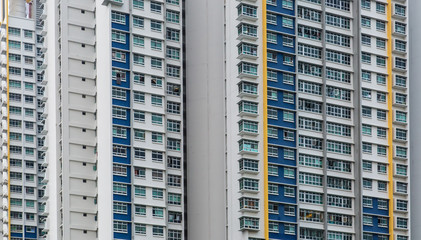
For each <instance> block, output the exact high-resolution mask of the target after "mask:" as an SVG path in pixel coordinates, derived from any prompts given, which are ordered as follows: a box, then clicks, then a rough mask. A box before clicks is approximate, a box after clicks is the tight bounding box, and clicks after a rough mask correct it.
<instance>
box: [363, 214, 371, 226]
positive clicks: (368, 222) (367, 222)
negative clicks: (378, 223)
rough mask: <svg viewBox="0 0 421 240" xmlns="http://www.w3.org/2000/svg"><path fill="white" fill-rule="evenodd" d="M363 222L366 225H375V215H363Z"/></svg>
mask: <svg viewBox="0 0 421 240" xmlns="http://www.w3.org/2000/svg"><path fill="white" fill-rule="evenodd" d="M363 224H364V225H366V226H373V217H372V216H369V215H363Z"/></svg>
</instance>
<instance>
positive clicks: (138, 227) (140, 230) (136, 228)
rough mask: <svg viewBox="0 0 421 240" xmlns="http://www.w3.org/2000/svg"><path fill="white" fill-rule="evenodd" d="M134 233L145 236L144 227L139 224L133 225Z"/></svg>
mask: <svg viewBox="0 0 421 240" xmlns="http://www.w3.org/2000/svg"><path fill="white" fill-rule="evenodd" d="M134 232H135V233H136V234H141V235H146V225H145V224H140V223H135V224H134Z"/></svg>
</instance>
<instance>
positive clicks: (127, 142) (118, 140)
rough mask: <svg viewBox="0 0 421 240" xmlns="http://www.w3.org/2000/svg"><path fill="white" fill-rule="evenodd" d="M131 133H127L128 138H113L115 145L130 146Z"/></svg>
mask: <svg viewBox="0 0 421 240" xmlns="http://www.w3.org/2000/svg"><path fill="white" fill-rule="evenodd" d="M129 131H130V130H129ZM129 131H127V138H117V137H113V143H115V144H122V145H127V146H130V134H129Z"/></svg>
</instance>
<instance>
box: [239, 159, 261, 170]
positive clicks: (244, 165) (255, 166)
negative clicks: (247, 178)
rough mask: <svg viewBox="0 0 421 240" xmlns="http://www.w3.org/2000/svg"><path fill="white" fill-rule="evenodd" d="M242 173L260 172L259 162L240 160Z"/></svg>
mask: <svg viewBox="0 0 421 240" xmlns="http://www.w3.org/2000/svg"><path fill="white" fill-rule="evenodd" d="M239 166H240V171H251V172H257V171H259V161H257V160H252V159H246V158H242V159H240V160H239Z"/></svg>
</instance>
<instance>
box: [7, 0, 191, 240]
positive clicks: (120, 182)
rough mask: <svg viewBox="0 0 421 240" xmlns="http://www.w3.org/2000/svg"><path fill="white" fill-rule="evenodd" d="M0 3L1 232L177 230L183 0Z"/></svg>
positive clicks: (140, 234)
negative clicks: (0, 22) (0, 65)
mask: <svg viewBox="0 0 421 240" xmlns="http://www.w3.org/2000/svg"><path fill="white" fill-rule="evenodd" d="M1 2H2V10H3V14H2V16H3V17H2V24H1V41H2V42H1V54H2V57H1V62H2V71H1V76H2V91H3V92H2V144H3V145H2V158H3V167H2V175H3V177H2V179H3V180H2V183H3V187H2V196H3V201H2V206H3V207H2V212H3V214H2V223H3V226H2V233H3V239H13V240H17V239H45V238H46V239H54V240H58V239H162V238H165V239H172V240H179V239H184V237H183V236H184V234H185V231H184V228H185V226H184V201H185V200H184V186H183V178H184V177H183V165H184V163H183V161H184V148H183V144H184V138H183V132H184V130H183V126H184V120H183V119H184V118H183V111H184V108H183V72H184V71H183V68H182V65H183V50H182V49H183V46H182V43H183V35H182V21H183V20H182V18H183V17H182V2H181V1H179V0H167V1H162V0H158V1H149V0H134V1H131V0H130V1H128V0H124V1H123V0H112V1H107V0H106V1H102V0H101V1H94V0H67V1H63V0H61V1H55V0H52V1H45V0H44V1H42V0H37V1H19V0H9V1H6V0H4V1H1ZM47 32H48V34H47ZM44 38H45V40H44ZM47 49H48V53H46V50H47ZM47 62H48V68H47ZM47 82H48V84H47ZM44 91H45V93H44ZM47 99H48V102H47V106H45V103H44V102H45V101H46V100H47ZM44 107H45V108H44ZM45 118H46V119H45ZM44 124H45V129H44ZM47 130H48V131H49V132H48V134H47V136H46V137H45V136H44V135H45V134H46V133H47ZM44 142H45V143H44ZM46 169H47V170H46ZM44 174H45V179H44ZM46 183H48V185H47V186H44V185H45V184H46ZM44 191H45V196H44ZM46 201H47V204H46V205H45V202H46ZM44 210H45V212H44ZM47 216H48V218H46V217H47ZM46 219H47V220H46ZM44 222H45V223H44Z"/></svg>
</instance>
